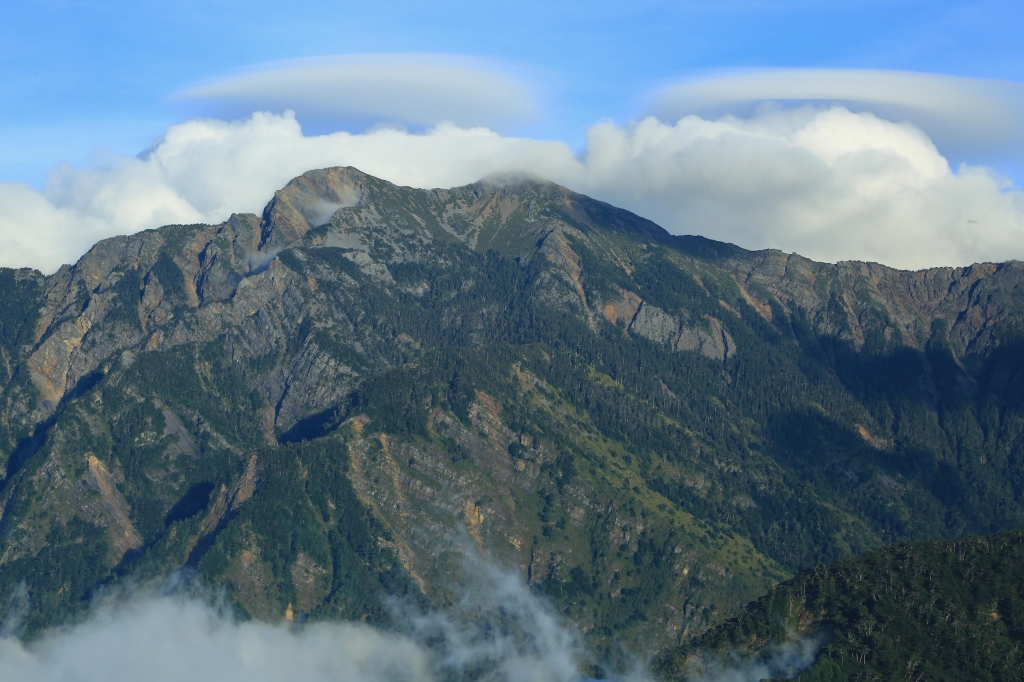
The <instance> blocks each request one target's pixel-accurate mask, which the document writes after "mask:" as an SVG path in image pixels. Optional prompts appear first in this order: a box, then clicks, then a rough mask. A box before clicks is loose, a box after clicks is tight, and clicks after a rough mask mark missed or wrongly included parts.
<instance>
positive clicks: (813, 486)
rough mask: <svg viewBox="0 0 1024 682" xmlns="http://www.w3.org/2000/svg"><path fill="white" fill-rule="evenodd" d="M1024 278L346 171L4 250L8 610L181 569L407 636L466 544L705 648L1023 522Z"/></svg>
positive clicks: (580, 616)
mask: <svg viewBox="0 0 1024 682" xmlns="http://www.w3.org/2000/svg"><path fill="white" fill-rule="evenodd" d="M1022 276H1024V267H1022V266H1021V264H1020V263H1016V262H1010V263H1005V264H981V265H974V266H971V267H966V268H936V269H931V270H925V271H920V272H903V271H898V270H894V269H891V268H887V267H884V266H882V265H877V264H871V263H858V262H841V263H837V264H823V263H816V262H813V261H810V260H807V259H805V258H802V257H800V256H798V255H789V254H784V253H781V252H778V251H757V252H752V251H746V250H743V249H741V248H738V247H735V246H731V245H728V244H723V243H719V242H715V241H711V240H708V239H704V238H701V237H686V236H672V235H670V234H668V233H667V232H665V231H664V230H663V229H661V228H660V227H658V226H657V225H655V224H653V223H651V222H650V221H648V220H645V219H643V218H640V217H638V216H636V215H634V214H631V213H629V212H627V211H624V210H620V209H617V208H615V207H613V206H610V205H608V204H605V203H602V202H599V201H595V200H593V199H590V198H588V197H585V196H581V195H579V194H576V193H573V192H571V191H569V190H568V189H566V188H564V187H560V186H557V185H555V184H552V183H549V182H545V181H543V180H540V179H536V178H532V177H524V176H501V177H490V178H487V179H484V180H482V181H480V182H478V183H475V184H473V185H468V186H465V187H459V188H455V189H448V190H419V189H412V188H408V187H398V186H395V185H393V184H390V183H388V182H385V181H383V180H379V179H377V178H373V177H370V176H368V175H366V174H364V173H361V172H359V171H357V170H355V169H352V168H330V169H325V170H316V171H311V172H309V173H306V174H304V175H302V176H300V177H298V178H296V179H294V180H293V181H291V182H290V183H289V184H288V185H287V186H286V187H284V188H283V189H282V190H280V191H278V192H277V193H276V195H275V196H274V198H273V200H272V201H271V202H270V203H269V204H268V205H267V207H266V209H265V211H264V212H263V215H262V216H257V215H250V214H238V215H233V216H231V218H230V219H228V220H227V221H226V222H224V223H222V224H220V225H172V226H167V227H163V228H160V229H158V230H151V231H147V232H141V233H139V234H135V235H131V236H125V237H116V238H113V239H108V240H105V241H103V242H100V243H99V244H97V245H96V246H95V247H93V248H92V249H91V250H90V251H89V252H88V253H87V254H86V255H85V256H83V257H82V258H81V260H79V262H78V263H77V264H75V265H72V266H64V267H62V268H61V269H60V270H59V271H57V272H56V273H55V274H53V275H49V276H44V275H42V274H40V273H39V272H35V271H32V270H0V387H2V400H0V453H2V457H3V459H4V461H5V468H4V469H3V478H2V480H0V608H7V609H8V611H9V612H10V611H12V610H14V609H21V612H24V613H27V614H28V615H27V618H25V619H24V620H23V621H19V623H20V625H19V627H20V628H21V629H20V632H22V633H23V634H25V635H26V636H31V634H32V633H34V632H38V631H39V630H40V629H42V628H44V627H47V626H49V625H53V624H56V623H61V622H66V621H68V620H69V619H73V618H74V617H75V616H76V614H78V613H81V612H82V610H83V608H84V607H85V606H87V605H88V603H89V600H90V599H91V597H92V595H94V594H96V593H97V591H100V590H103V589H105V588H107V587H111V586H116V585H119V584H124V583H126V582H136V581H147V580H160V579H162V578H163V577H165V576H168V575H172V574H175V573H176V572H179V571H184V572H185V573H186V574H188V575H194V576H196V577H197V579H198V580H200V581H202V582H203V583H205V584H208V585H211V586H215V587H223V588H224V589H225V590H226V591H227V594H228V597H229V599H230V602H231V603H232V604H233V605H234V607H235V608H236V609H237V610H238V612H239V613H241V614H247V615H249V616H251V617H255V618H260V619H267V620H280V619H288V620H296V621H298V620H305V619H326V618H346V619H367V620H369V621H371V622H378V623H386V622H387V621H388V619H389V612H388V609H387V608H386V607H385V606H384V605H383V604H384V602H383V601H382V596H383V595H385V594H400V595H404V596H405V598H408V599H411V600H414V601H419V602H421V603H423V604H444V603H445V602H446V601H449V600H451V599H453V598H454V597H455V595H456V589H457V585H458V583H459V577H458V576H459V574H460V571H464V570H469V569H467V568H466V566H469V565H471V564H466V563H465V562H463V561H462V560H461V559H460V556H462V555H463V554H465V553H466V552H467V551H470V550H471V549H473V548H475V550H476V551H477V552H479V553H481V554H483V555H485V556H488V557H490V558H491V559H493V560H494V561H495V562H497V563H499V564H502V565H505V566H508V567H512V568H514V569H517V570H518V571H519V572H521V574H522V577H523V579H524V580H525V581H527V582H528V583H529V584H530V585H531V586H532V587H533V588H534V589H535V590H537V591H540V592H542V593H544V594H546V595H548V596H549V597H550V599H551V600H552V601H553V602H554V603H555V604H556V605H557V607H558V608H559V609H560V610H561V611H562V612H563V613H564V614H565V615H566V616H567V617H568V618H570V619H571V620H572V621H574V622H575V623H576V624H577V625H578V628H579V630H580V631H581V632H582V633H583V634H584V636H585V637H586V638H587V640H588V641H589V643H590V645H591V648H592V650H593V651H595V652H597V654H598V655H601V656H608V657H610V658H614V656H615V655H617V654H616V652H620V651H621V650H623V648H624V649H625V650H629V651H633V652H648V653H651V652H654V651H656V650H659V649H662V648H665V647H668V646H670V645H679V644H680V643H683V644H685V643H686V642H688V641H691V640H692V639H693V638H695V637H697V636H699V635H701V634H702V633H705V632H708V631H709V630H710V629H711V628H712V627H714V626H716V624H718V623H720V622H722V621H723V620H725V619H727V618H729V617H731V616H733V615H735V614H736V613H737V612H738V611H739V609H741V608H742V607H743V605H745V604H746V603H747V602H749V601H751V600H754V599H756V598H759V597H761V596H762V595H765V594H766V593H768V592H769V590H770V589H771V588H772V587H773V586H775V585H776V584H778V583H780V582H781V581H784V580H786V579H787V578H789V577H791V576H792V575H793V574H795V573H797V572H798V571H801V570H803V569H806V568H808V567H811V566H812V565H814V564H816V563H818V562H825V561H833V560H836V559H840V558H842V557H845V556H848V555H852V554H856V553H859V552H862V551H864V550H868V549H871V548H874V547H877V546H880V545H883V544H884V543H887V542H889V541H892V540H914V539H920V538H929V537H953V536H959V535H964V534H969V533H993V532H997V531H1001V530H1006V529H1015V528H1021V527H1024V501H1022V497H1021V495H1022V491H1024V479H1022V474H1024V461H1022V452H1024V449H1022V446H1024V441H1022V437H1024V419H1022V417H1024V390H1022V387H1024V384H1022V379H1024V377H1022V372H1024V335H1022V332H1024V298H1022V296H1021V293H1022V292H1021V290H1020V288H1021V284H1022Z"/></svg>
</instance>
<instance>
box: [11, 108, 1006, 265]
mask: <svg viewBox="0 0 1024 682" xmlns="http://www.w3.org/2000/svg"><path fill="white" fill-rule="evenodd" d="M335 165H351V166H355V167H357V168H359V169H361V170H363V171H365V172H367V173H370V174H371V175H375V176H378V177H382V178H385V179H387V180H390V181H392V182H396V183H399V184H404V185H411V186H415V187H451V186H455V185H460V184H467V183H470V182H474V181H476V180H478V179H480V178H482V177H484V176H486V175H488V174H490V173H496V172H509V171H522V172H530V173H534V174H536V175H538V176H541V177H545V178H548V179H551V180H553V181H555V182H558V183H560V184H563V185H566V186H568V187H569V188H571V189H574V190H576V191H580V192H583V193H586V194H589V195H591V196H594V197H596V198H599V199H602V200H605V201H608V202H610V203H613V204H616V205H619V206H623V207H625V208H628V209H630V210H633V211H635V212H637V213H639V214H641V215H643V216H645V217H648V218H650V219H652V220H654V221H656V222H658V223H660V224H661V225H663V226H664V227H665V228H666V229H668V230H669V231H670V232H674V233H677V234H701V235H705V236H708V237H711V238H714V239H721V240H724V241H729V242H733V243H736V244H739V245H740V246H744V247H746V248H755V249H759V248H769V247H771V248H779V249H783V250H785V251H795V252H798V253H801V254H803V255H805V256H808V257H810V258H815V259H818V260H824V261H836V260H844V259H858V260H871V261H877V262H882V263H885V264H888V265H892V266H896V267H904V268H922V267H929V266H937V265H966V264H970V263H972V262H976V261H984V260H994V261H1003V260H1006V259H1008V258H1021V257H1024V193H1022V192H1021V191H1020V190H1018V189H1016V188H1013V187H1012V186H1010V185H1009V183H1008V182H1007V181H1006V180H1005V179H1003V178H1001V177H999V176H998V175H996V174H995V173H993V172H992V171H990V170H988V169H986V168H984V167H980V166H967V165H961V166H959V167H957V168H951V167H950V164H949V163H948V161H947V160H946V158H944V157H943V156H942V154H940V153H939V151H938V149H937V148H936V147H935V145H934V144H933V143H932V141H931V139H930V138H929V137H928V136H927V135H926V134H925V133H924V132H922V131H921V130H920V129H919V128H917V127H915V126H913V125H911V124H909V123H906V122H903V123H894V122H891V121H888V120H885V119H883V118H880V117H878V116H875V115H873V114H870V113H854V112H851V111H849V110H847V109H845V108H843V107H830V108H820V107H812V106H803V107H799V108H790V109H785V108H766V109H761V110H759V111H758V112H757V114H756V115H754V116H751V117H749V118H738V117H735V116H725V117H721V118H719V119H715V120H708V119H704V118H700V117H698V116H693V115H691V116H686V117H683V118H681V119H679V120H678V121H676V122H674V123H665V122H662V121H660V120H658V119H656V118H653V117H651V118H647V119H644V120H642V121H639V122H636V123H632V124H629V125H618V124H615V123H613V122H602V123H598V124H596V125H594V126H592V127H591V129H590V130H589V131H588V135H587V143H586V148H585V149H584V150H583V152H582V153H581V154H578V155H577V154H575V153H574V152H573V150H572V149H570V148H569V147H568V146H567V145H565V144H564V143H562V142H556V141H546V140H534V139H528V138H519V137H510V136H503V135H500V134H498V133H495V132H493V131H491V130H489V129H487V128H481V127H477V128H466V127H459V126H456V125H454V124H441V125H437V126H435V127H433V128H430V129H429V130H427V131H426V132H424V133H422V134H413V133H409V132H405V131H400V130H394V129H376V130H371V131H368V132H366V133H362V134H351V133H346V132H337V133H332V134H329V135H320V136H307V135H304V134H303V132H302V129H301V127H300V126H299V124H298V122H297V121H296V119H295V116H294V115H293V114H291V113H285V114H283V115H275V114H267V113H258V114H254V115H252V116H251V117H249V118H246V119H244V120H240V121H235V122H230V123H229V122H225V121H220V120H214V119H208V120H192V121H189V122H186V123H183V124H180V125H176V126H173V127H172V128H170V129H169V130H168V131H167V133H166V135H165V136H164V138H163V139H162V140H161V141H160V142H159V143H158V144H156V145H155V146H154V147H153V148H152V149H151V150H149V151H148V152H147V153H146V154H145V155H143V156H142V157H140V158H121V159H113V160H110V161H109V162H108V163H106V164H105V165H102V166H95V167H90V168H86V169H74V168H71V167H69V166H62V167H60V168H58V169H56V170H55V171H54V173H53V174H52V176H51V178H50V181H49V182H48V183H47V185H46V187H45V188H44V189H43V190H42V191H41V192H36V191H35V190H32V189H30V188H28V187H27V186H22V185H12V184H0V243H3V244H5V245H8V246H7V248H4V249H2V250H0V265H6V266H33V267H37V268H40V269H42V270H44V271H53V270H55V269H56V268H57V267H58V266H59V265H60V264H61V263H65V262H71V261H73V260H75V259H76V258H77V257H78V256H80V255H81V254H82V253H83V252H84V251H85V249H86V248H87V246H88V245H89V244H91V243H92V242H93V241H95V240H96V239H98V238H100V237H103V236H111V235H116V234H126V233H131V232H135V231H137V230H140V229H143V228H151V227H158V226H160V225H162V224H166V223H191V222H219V221H221V220H224V219H226V218H227V217H228V216H229V215H230V214H231V213H232V212H255V213H259V212H260V211H262V208H263V206H264V205H265V203H266V202H267V201H268V200H269V199H270V198H271V197H272V196H273V192H274V190H276V189H278V188H280V187H281V186H283V185H284V184H285V183H286V182H287V181H288V180H289V179H291V178H292V177H294V176H296V175H299V174H301V173H303V172H305V171H306V170H310V169H313V168H322V167H326V166H335Z"/></svg>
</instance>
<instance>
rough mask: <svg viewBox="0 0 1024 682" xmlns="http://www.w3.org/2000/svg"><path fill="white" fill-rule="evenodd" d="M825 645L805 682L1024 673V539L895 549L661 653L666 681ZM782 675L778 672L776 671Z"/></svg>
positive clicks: (829, 571)
mask: <svg viewBox="0 0 1024 682" xmlns="http://www.w3.org/2000/svg"><path fill="white" fill-rule="evenodd" d="M802 639H806V640H809V641H813V642H818V643H820V644H821V648H820V650H819V651H818V653H817V656H816V661H815V662H814V664H813V665H811V666H810V667H809V668H807V669H806V670H804V671H803V672H802V673H801V674H800V675H799V677H798V678H797V679H798V680H800V681H801V682H812V681H813V682H818V681H819V680H820V681H826V680H827V681H829V682H840V681H845V680H851V681H852V680H948V681H950V682H954V681H964V682H968V681H970V682H975V681H984V680H1019V679H1021V677H1024V534H1022V533H1020V532H1008V533H1001V534H998V535H994V536H988V537H969V538H963V539H958V540H946V541H925V542H915V543H909V542H898V543H893V544H891V545H887V546H886V547H884V548H882V549H878V550H873V551H870V552H867V553H865V554H862V555H860V556H857V557H852V558H847V559H842V560H840V561H838V562H836V563H835V564H833V565H819V566H816V567H814V568H813V569H811V570H809V571H806V572H804V573H801V574H799V575H798V576H796V577H794V578H793V579H791V580H788V581H786V582H784V583H783V584H781V585H779V586H778V587H776V588H775V589H774V590H772V591H771V592H770V593H769V594H768V595H766V596H765V597H762V598H761V599H759V600H758V601H757V602H755V603H753V604H751V605H750V606H749V607H748V608H747V609H746V610H745V611H744V613H743V614H742V615H741V616H739V617H738V618H736V619H733V620H730V621H728V622H726V623H723V624H722V625H719V626H717V627H716V628H714V629H712V630H711V631H709V632H707V633H706V634H705V635H704V636H702V637H700V638H699V639H697V640H696V641H694V642H690V643H688V644H687V646H684V647H679V648H676V649H673V650H671V651H668V652H666V653H664V654H662V655H661V656H660V657H659V659H658V660H657V662H656V664H655V668H656V670H657V672H658V673H659V674H660V676H661V677H663V678H665V679H673V680H681V679H687V677H688V676H692V677H696V678H699V677H700V676H701V674H702V673H703V672H706V671H707V670H709V669H714V668H715V667H716V666H719V665H721V666H723V667H724V666H730V665H731V664H732V662H733V661H734V660H735V657H737V656H738V657H743V658H747V659H755V660H756V659H762V660H765V661H769V660H772V659H778V660H782V657H780V656H779V651H780V648H781V647H785V646H787V645H788V646H796V643H797V642H798V641H799V640H802ZM776 672H781V671H778V670H777V671H776Z"/></svg>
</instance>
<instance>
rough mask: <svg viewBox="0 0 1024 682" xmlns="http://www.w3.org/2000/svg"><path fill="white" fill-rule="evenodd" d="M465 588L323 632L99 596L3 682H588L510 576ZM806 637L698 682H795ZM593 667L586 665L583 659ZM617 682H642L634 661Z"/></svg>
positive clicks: (572, 642)
mask: <svg viewBox="0 0 1024 682" xmlns="http://www.w3.org/2000/svg"><path fill="white" fill-rule="evenodd" d="M466 562H467V570H466V571H465V575H466V576H468V578H469V579H470V580H471V581H472V582H471V583H470V584H467V585H463V586H461V588H460V592H461V596H460V598H459V600H458V601H457V602H456V603H455V604H453V605H452V606H451V607H449V608H447V609H445V610H442V611H431V612H423V611H420V610H417V609H415V608H413V607H410V606H409V605H408V604H407V603H394V604H392V607H393V608H392V612H393V617H394V621H395V624H396V629H395V630H394V631H385V630H381V629H378V628H374V627H372V626H370V625H367V624H365V623H347V622H334V623H330V622H322V623H315V624H307V625H298V626H295V627H292V626H291V625H289V624H287V623H279V624H272V623H266V622H258V621H239V620H237V619H236V618H234V617H233V616H232V615H231V611H230V609H229V608H226V607H225V605H224V604H223V601H218V600H209V599H205V600H204V599H200V598H198V597H197V596H196V595H195V594H194V592H195V591H196V589H197V588H196V587H195V586H194V585H183V584H182V583H181V582H179V581H177V580H172V581H171V582H170V584H169V588H168V589H166V590H164V591H163V592H162V593H161V592H157V591H147V590H145V589H136V590H134V591H129V592H127V593H122V594H117V595H108V597H107V598H106V600H105V601H102V602H101V603H100V605H98V606H97V607H96V608H94V609H93V611H92V613H91V614H90V615H89V617H88V618H87V619H86V620H84V621H83V622H80V623H78V624H76V625H74V626H71V627H67V628H63V629H58V630H53V631H50V632H48V633H45V634H44V635H43V636H42V637H40V638H39V639H37V640H35V641H33V642H32V643H30V644H24V643H23V642H22V641H20V640H19V639H17V638H16V637H13V636H9V635H5V634H0V679H2V680H4V682H136V681H137V680H147V681H148V682H180V681H181V680H190V681H194V682H281V681H284V680H296V681H301V682H398V681H401V682H445V681H447V680H478V681H480V682H594V681H593V680H591V679H590V678H589V677H587V676H586V675H585V674H583V672H581V668H582V667H583V665H584V664H586V663H587V660H588V655H587V653H586V651H585V650H584V648H583V646H582V644H581V642H580V639H579V637H578V636H577V633H576V631H575V630H574V629H572V628H571V627H570V626H569V624H568V623H565V622H564V621H563V620H562V619H561V618H560V617H559V616H558V614H557V612H556V611H555V609H554V608H553V607H552V606H551V604H550V603H548V602H547V601H546V600H544V599H543V598H541V597H539V596H537V595H536V594H534V593H533V592H531V591H530V589H529V588H528V587H526V586H525V585H524V584H523V582H522V580H521V578H520V577H519V575H518V574H516V573H511V572H508V571H505V570H502V569H500V568H498V567H496V566H494V565H493V564H491V563H489V562H487V561H485V560H483V559H481V558H480V557H478V556H476V555H475V554H474V553H469V554H468V555H467V556H466ZM818 649H819V647H818V643H817V642H816V641H812V640H811V639H805V640H801V641H799V642H796V643H793V644H788V645H785V646H782V647H780V648H778V649H774V650H772V651H771V652H770V653H769V655H767V656H762V657H760V658H758V659H756V660H753V659H751V660H745V659H741V658H739V657H732V658H731V659H730V660H728V661H723V660H721V659H720V658H717V657H714V656H709V657H708V662H707V664H706V665H705V666H703V668H704V670H703V671H702V672H703V673H704V674H703V675H702V676H701V677H700V678H699V680H700V682H756V680H759V679H762V678H764V677H768V676H771V677H775V676H786V677H795V675H796V674H798V673H799V672H801V671H802V670H803V669H804V668H806V667H807V666H808V665H810V664H811V663H813V662H814V659H815V658H816V656H817V652H818ZM591 662H593V661H591ZM613 679H614V680H615V682H651V677H650V675H649V673H648V672H647V671H646V670H645V669H644V667H643V666H642V665H640V664H639V663H637V664H635V665H634V666H633V667H632V669H631V671H630V672H628V673H626V674H625V675H624V676H622V677H618V678H613Z"/></svg>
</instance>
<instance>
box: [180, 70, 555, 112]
mask: <svg viewBox="0 0 1024 682" xmlns="http://www.w3.org/2000/svg"><path fill="white" fill-rule="evenodd" d="M176 99H179V100H185V101H195V102H204V103H206V104H208V105H210V106H212V107H214V109H215V111H217V112H218V113H220V114H222V115H223V114H225V113H226V114H227V115H228V116H227V117H229V118H231V117H234V115H237V114H238V113H239V112H250V111H259V110H270V111H285V110H291V111H295V112H296V113H297V114H298V116H299V118H302V119H304V120H305V119H306V118H310V119H317V120H327V121H346V122H347V121H352V120H355V121H361V122H364V123H365V122H369V123H376V122H380V121H386V122H390V123H396V122H397V123H406V124H412V125H434V124H436V123H438V122H439V121H453V122H455V123H457V124H459V125H463V126H477V125H485V126H490V127H496V126H497V127H501V126H502V125H505V124H510V123H520V122H523V121H525V120H529V119H531V118H532V117H533V116H535V115H536V113H537V102H536V96H535V94H534V92H533V90H532V89H531V87H530V86H529V85H528V84H527V83H526V82H525V81H524V80H523V79H522V78H521V77H518V76H516V75H514V74H513V73H511V69H510V67H509V66H508V65H502V64H498V63H495V62H490V61H484V60H480V59H470V58H466V57H456V56H452V55H439V54H364V55H343V56H334V57H321V58H317V59H296V60H288V61H283V62H276V63H273V64H265V65H262V66H258V67H255V68H254V69H253V70H252V71H250V72H247V73H242V74H238V75H235V76H230V77H227V78H223V79H220V80H217V81H214V82H211V83H207V84H205V85H199V86H196V87H193V88H190V89H188V90H185V91H184V92H181V93H179V94H178V95H177V96H176Z"/></svg>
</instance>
